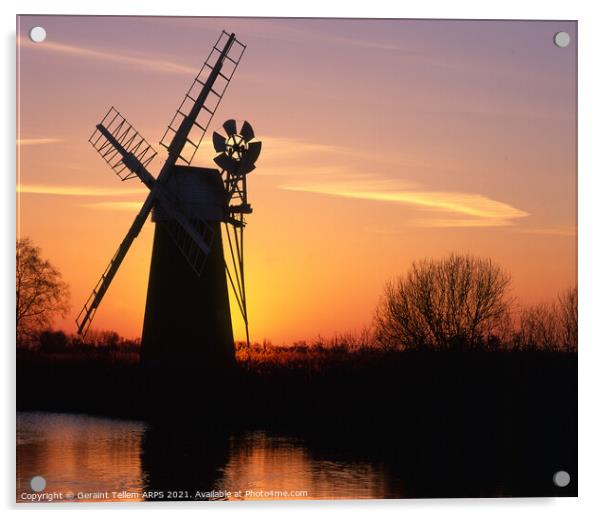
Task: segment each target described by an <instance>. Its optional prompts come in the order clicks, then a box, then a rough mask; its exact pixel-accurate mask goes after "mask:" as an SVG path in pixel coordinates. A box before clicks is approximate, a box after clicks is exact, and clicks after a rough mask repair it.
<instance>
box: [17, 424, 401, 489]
mask: <svg viewBox="0 0 602 518" xmlns="http://www.w3.org/2000/svg"><path fill="white" fill-rule="evenodd" d="M34 476H42V477H44V479H45V480H46V483H47V484H46V488H45V489H44V490H43V491H42V492H41V493H34V492H33V491H32V490H31V488H30V485H29V484H30V480H31V479H32V478H33V477H34ZM145 492H146V493H145ZM152 492H155V494H154V495H153V493H152ZM34 494H35V495H42V497H41V498H49V497H48V496H43V495H50V496H53V495H54V496H55V497H56V499H57V500H61V499H62V500H64V499H74V500H79V501H107V500H110V501H124V500H127V501H135V500H145V499H150V498H151V497H152V496H155V498H157V499H274V498H277V499H307V498H310V499H317V498H384V497H391V496H399V495H396V494H391V481H390V480H389V478H388V477H387V475H386V469H385V468H384V467H383V466H382V465H381V464H379V463H378V462H370V461H366V460H362V459H357V458H354V457H353V455H352V454H349V453H348V452H347V453H344V454H341V452H338V453H336V454H334V453H333V454H329V453H328V452H326V453H325V452H324V451H322V450H320V451H315V450H313V449H312V448H311V447H309V446H308V444H307V443H306V442H305V441H304V440H303V439H301V438H298V437H294V436H289V435H283V434H271V433H267V432H262V431H249V432H242V433H236V434H211V435H208V434H206V433H203V432H200V431H199V430H197V429H194V430H192V429H190V428H189V427H188V426H186V425H180V426H178V423H174V424H173V425H170V426H163V427H161V428H158V427H156V426H151V425H149V424H147V423H145V422H142V421H127V420H117V419H108V418H98V417H91V416H86V415H72V414H58V413H41V412H20V413H18V415H17V501H24V500H25V499H31V498H36V497H34V496H32V495H34ZM37 498H40V496H38V497H37Z"/></svg>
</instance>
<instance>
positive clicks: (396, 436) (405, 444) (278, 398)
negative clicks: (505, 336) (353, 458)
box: [17, 349, 577, 497]
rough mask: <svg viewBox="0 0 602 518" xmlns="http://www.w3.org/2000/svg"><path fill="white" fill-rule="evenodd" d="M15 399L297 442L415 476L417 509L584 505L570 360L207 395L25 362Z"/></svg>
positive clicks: (188, 386) (316, 368) (327, 379)
mask: <svg viewBox="0 0 602 518" xmlns="http://www.w3.org/2000/svg"><path fill="white" fill-rule="evenodd" d="M17 385H18V386H17V407H18V409H21V410H47V411H59V412H81V413H88V414H101V415H108V416H116V417H125V418H140V419H145V420H149V421H150V422H154V423H157V426H159V427H161V428H162V429H169V426H170V423H171V422H172V421H173V419H174V418H175V417H176V416H177V422H178V423H179V424H178V426H179V427H182V426H191V427H198V428H201V429H203V430H204V432H205V433H209V432H211V431H213V432H215V433H221V432H220V431H223V430H231V431H234V432H236V430H249V429H261V430H268V431H274V432H283V433H295V434H302V435H303V437H304V438H305V440H307V441H309V442H310V443H311V444H312V445H313V447H314V448H315V449H317V450H318V451H320V450H322V451H324V452H329V453H332V452H333V451H336V450H337V449H339V450H343V451H345V450H353V451H354V452H356V453H357V454H361V452H364V454H365V456H366V457H369V458H371V459H378V458H382V459H387V464H388V465H390V466H393V468H392V469H393V470H394V466H403V467H404V469H403V472H404V474H407V472H408V468H410V471H411V472H412V476H411V477H409V479H407V480H405V481H404V483H405V484H415V485H416V487H415V488H414V489H413V490H412V491H411V493H412V494H414V495H415V496H425V497H427V496H446V495H447V496H495V495H496V494H499V495H509V494H512V495H513V496H552V495H567V494H568V495H574V494H576V487H577V484H576V474H577V466H576V458H577V355H576V354H573V353H552V352H526V351H525V352H474V353H467V352H463V353H446V352H429V353H413V352H395V351H393V352H386V351H375V350H368V349H366V350H358V351H355V352H350V351H329V352H325V353H324V354H322V355H321V356H317V355H315V354H313V355H311V356H307V355H303V354H302V353H295V355H292V356H290V358H289V361H283V359H282V358H274V359H271V360H270V359H269V358H264V359H263V360H262V361H259V360H257V359H255V360H253V359H251V358H247V359H246V360H245V359H244V358H243V359H241V361H240V362H239V366H238V368H237V370H236V371H235V372H233V373H232V376H230V377H229V378H228V379H216V380H212V381H208V379H207V378H203V377H200V376H198V375H194V372H189V373H188V375H182V374H181V373H180V374H178V375H173V376H161V377H159V376H158V375H157V374H156V373H152V372H149V371H144V370H143V369H141V368H140V367H139V366H138V365H137V363H135V362H131V361H130V362H115V361H108V360H107V359H105V360H103V361H101V360H99V359H98V358H96V359H94V360H89V359H85V360H84V359H81V358H76V357H69V356H64V357H63V359H62V360H60V361H59V360H57V358H56V357H54V358H44V357H43V356H40V355H35V354H31V355H29V357H23V356H21V357H19V360H18V367H17ZM183 421H184V422H188V423H189V425H186V424H182V423H183ZM176 432H177V430H176V431H174V432H173V433H176ZM176 435H177V433H176ZM560 469H563V470H566V471H569V472H570V473H571V474H572V476H573V482H572V483H571V485H570V486H569V487H568V488H564V489H561V488H556V487H554V486H553V485H552V484H551V482H550V481H551V479H552V475H553V473H555V472H556V471H558V470H560ZM394 475H395V474H394V473H393V474H392V476H394ZM405 478H407V477H405ZM498 486H499V491H498V490H497V489H496V487H498ZM502 487H503V490H502ZM509 487H510V489H508V488H509ZM496 491H497V492H496ZM475 492H476V493H478V494H475Z"/></svg>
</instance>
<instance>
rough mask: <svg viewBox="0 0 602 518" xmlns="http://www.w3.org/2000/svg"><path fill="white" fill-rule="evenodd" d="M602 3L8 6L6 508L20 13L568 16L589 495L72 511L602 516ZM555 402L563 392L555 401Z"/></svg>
mask: <svg viewBox="0 0 602 518" xmlns="http://www.w3.org/2000/svg"><path fill="white" fill-rule="evenodd" d="M597 6H598V2H594V1H587V0H583V1H578V0H565V1H563V2H559V1H555V0H554V1H546V2H537V1H527V0H522V1H521V0H504V1H503V2H495V4H494V3H492V2H483V1H480V2H477V1H468V0H455V1H453V2H450V1H444V0H441V1H427V0H421V1H416V2H415V3H411V4H410V3H403V4H401V3H400V4H399V5H397V6H394V4H393V2H386V1H382V0H370V1H369V2H362V3H353V4H352V3H339V4H332V5H329V4H328V3H327V2H324V1H316V0H305V1H303V2H299V3H291V2H276V1H259V0H253V1H248V0H247V1H241V0H227V1H224V2H204V1H199V0H196V1H189V0H180V1H178V2H163V3H161V4H158V3H155V4H147V5H146V6H145V7H140V6H132V5H128V4H126V2H124V1H123V0H103V1H102V2H94V3H93V2H81V1H75V0H54V1H52V2H42V1H28V0H22V1H20V2H18V3H17V2H13V3H12V4H11V3H2V4H1V7H0V8H1V9H2V16H1V17H0V20H1V21H0V23H1V24H2V43H3V47H4V48H3V56H4V58H5V60H4V67H3V70H2V77H3V79H2V81H1V84H2V91H3V95H2V105H3V109H2V111H1V113H2V114H4V115H3V120H2V123H1V124H0V127H1V128H2V133H3V138H2V139H1V141H0V142H1V146H2V148H1V152H2V153H1V154H2V156H3V157H4V172H3V175H2V180H3V183H2V202H3V203H2V216H3V218H2V224H1V225H0V229H1V232H2V241H1V242H2V245H3V250H2V254H0V262H1V265H2V268H1V271H2V276H1V284H0V290H1V293H2V297H0V304H1V305H2V308H1V309H2V311H0V318H2V322H1V324H2V325H1V327H0V329H2V336H3V337H4V340H3V342H4V343H3V344H2V351H3V354H4V358H3V359H4V362H3V374H4V376H2V378H3V380H2V387H3V389H5V390H4V397H3V398H2V405H3V408H2V410H3V417H4V419H3V420H2V422H3V423H5V424H4V426H2V430H1V434H2V439H3V440H2V443H3V446H4V451H5V455H4V457H3V458H4V459H6V462H4V466H3V468H4V469H2V471H1V477H2V478H1V482H0V483H1V487H2V494H3V497H4V498H3V500H4V502H3V503H4V505H3V507H8V508H9V511H10V512H14V511H15V504H13V501H14V494H15V491H14V485H15V482H14V460H15V457H14V445H15V442H14V437H15V432H14V352H13V351H14V349H13V347H14V344H13V340H14V338H13V337H14V335H13V332H14V317H13V315H14V291H13V287H14V284H13V283H14V248H13V247H14V239H15V190H14V188H15V180H14V171H15V144H14V142H15V72H14V70H15V14H16V13H20V14H36V13H45V14H114V15H116V14H121V15H125V14H128V15H136V14H145V15H149V14H152V15H165V16H168V15H171V16H174V15H181V16H186V15H197V16H200V15H205V16H207V15H213V16H220V15H221V16H223V15H228V14H236V15H237V16H325V17H337V16H344V17H392V18H394V17H399V18H477V19H484V18H498V19H516V18H520V19H564V20H575V19H576V20H579V309H580V314H579V316H580V319H579V326H580V327H579V364H580V365H579V369H580V371H579V393H580V408H579V414H580V415H579V429H580V433H579V463H580V465H579V494H580V496H579V498H578V499H495V500H421V501H417V500H400V501H371V502H349V501H341V502H319V501H313V502H295V503H290V502H247V503H244V504H241V503H222V504H219V503H216V504H210V503H209V504H206V505H203V504H194V505H189V504H182V503H178V504H156V505H153V504H140V505H132V504H98V505H90V504H86V506H85V507H83V506H79V505H76V506H69V507H68V509H72V510H73V509H77V510H89V511H93V512H99V511H100V512H105V511H110V512H111V513H117V514H122V513H124V511H126V510H127V511H130V512H131V511H134V510H135V511H136V512H141V511H142V512H145V513H156V512H165V511H166V510H168V509H169V510H170V511H171V510H179V511H180V512H189V513H197V514H198V513H199V512H206V511H209V510H211V511H212V512H213V513H219V514H222V513H227V514H230V513H234V512H236V513H241V512H244V513H245V514H247V513H248V514H250V515H256V516H263V515H264V514H271V515H276V514H277V515H281V514H283V512H285V513H286V514H287V515H288V514H290V515H292V516H295V515H299V516H301V515H305V514H307V513H308V512H312V513H318V514H326V513H328V514H332V513H333V512H335V513H338V512H340V513H345V515H351V516H362V515H364V514H365V513H368V512H370V513H371V512H375V511H377V512H379V513H383V514H387V515H391V516H393V515H395V516H398V515H399V514H400V513H408V512H409V513H412V514H420V515H426V516H430V515H441V514H445V515H446V516H449V517H454V516H458V517H462V518H465V517H469V516H478V517H482V516H488V517H489V516H492V517H495V516H504V517H506V516H507V515H508V514H510V513H511V514H512V515H513V516H516V517H520V516H532V515H545V516H550V517H554V516H562V517H565V516H567V515H569V514H570V515H572V516H592V515H594V511H595V510H597V511H598V512H597V513H596V514H597V515H598V516H600V514H599V513H600V509H602V505H600V504H599V503H598V496H597V495H598V493H599V490H600V482H602V477H601V475H600V473H601V472H602V464H601V462H600V461H601V460H602V459H601V455H600V452H601V447H600V442H601V438H602V433H601V431H602V430H601V429H600V428H601V427H600V423H601V417H600V413H601V412H600V402H599V395H600V394H601V393H602V392H601V390H600V379H602V375H601V372H600V370H601V367H602V361H601V360H602V343H601V342H602V339H601V336H600V335H601V333H600V329H599V325H598V326H597V325H596V324H597V323H598V321H599V320H600V319H599V317H598V308H597V305H598V304H600V294H601V293H602V290H601V289H600V288H601V283H600V265H602V254H601V247H600V240H599V235H600V224H601V223H602V213H601V212H602V203H601V202H600V199H599V198H600V192H601V189H600V186H601V183H600V179H599V178H600V175H601V174H602V168H601V167H600V152H601V146H600V140H601V137H600V135H602V132H601V131H600V128H599V126H600V120H601V118H602V110H601V101H600V97H601V96H602V80H601V74H600V65H599V63H600V59H601V58H600V56H602V52H600V50H601V49H600V47H601V40H602V30H601V29H602V21H601V20H602V19H601V17H600V16H599V14H600V9H599V8H598V7H597ZM550 397H554V394H550ZM41 508H42V506H40V505H38V506H35V507H33V508H26V507H24V506H22V505H21V506H18V509H19V510H21V511H23V512H25V515H28V514H29V513H31V512H35V510H40V509H41ZM44 508H45V510H46V511H49V512H51V513H63V512H64V511H65V507H64V506H63V505H61V506H57V505H49V506H44Z"/></svg>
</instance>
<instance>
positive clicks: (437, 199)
mask: <svg viewBox="0 0 602 518" xmlns="http://www.w3.org/2000/svg"><path fill="white" fill-rule="evenodd" d="M367 187H368V185H367V184H366V183H365V182H364V183H363V184H359V185H358V184H357V183H353V182H350V183H348V184H314V185H284V186H282V188H283V189H286V190H291V191H303V192H311V193H317V194H327V195H331V196H340V197H344V198H354V199H360V200H369V201H379V202H392V203H401V204H405V205H409V206H414V207H418V208H422V209H430V210H434V211H438V212H444V213H447V214H448V215H449V217H445V218H432V219H430V218H422V219H416V220H414V221H413V224H414V225H416V226H429V227H501V226H508V225H513V224H514V223H515V220H517V219H520V218H524V217H527V216H529V213H527V212H525V211H523V210H520V209H517V208H515V207H513V206H512V205H509V204H507V203H503V202H501V201H497V200H494V199H492V198H489V197H487V196H483V195H481V194H472V193H462V192H444V191H419V190H409V189H407V188H406V187H405V186H403V185H402V186H401V189H397V190H377V189H378V186H377V188H372V189H368V188H367Z"/></svg>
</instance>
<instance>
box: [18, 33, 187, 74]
mask: <svg viewBox="0 0 602 518" xmlns="http://www.w3.org/2000/svg"><path fill="white" fill-rule="evenodd" d="M19 44H20V45H21V46H25V47H29V48H32V49H35V50H36V51H39V52H55V53H60V54H67V55H71V56H79V57H82V58H85V59H94V60H101V61H107V62H113V63H120V64H122V65H128V66H134V67H137V68H144V69H147V70H152V71H154V72H163V73H171V74H186V75H187V76H194V75H196V74H197V73H198V68H194V67H190V66H187V65H183V64H180V63H176V62H174V61H170V60H167V59H165V58H163V59H161V58H159V57H158V56H155V55H153V56H150V55H146V54H131V53H130V54H128V53H124V52H117V51H114V52H113V51H110V50H104V49H93V48H89V47H80V46H74V45H68V44H66V43H59V42H56V41H45V42H44V43H43V44H39V43H33V42H31V41H29V40H28V39H26V38H21V39H20V41H19Z"/></svg>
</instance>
